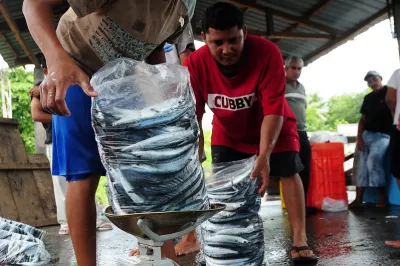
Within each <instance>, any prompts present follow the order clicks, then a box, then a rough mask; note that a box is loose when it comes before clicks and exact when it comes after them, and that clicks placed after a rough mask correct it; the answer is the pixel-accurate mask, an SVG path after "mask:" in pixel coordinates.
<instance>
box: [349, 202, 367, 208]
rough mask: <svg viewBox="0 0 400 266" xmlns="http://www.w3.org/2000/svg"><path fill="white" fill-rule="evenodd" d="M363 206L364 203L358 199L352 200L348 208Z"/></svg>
mask: <svg viewBox="0 0 400 266" xmlns="http://www.w3.org/2000/svg"><path fill="white" fill-rule="evenodd" d="M362 207H364V204H363V203H362V202H359V201H356V200H355V201H353V202H352V203H351V204H350V205H349V209H356V208H362Z"/></svg>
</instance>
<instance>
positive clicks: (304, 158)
mask: <svg viewBox="0 0 400 266" xmlns="http://www.w3.org/2000/svg"><path fill="white" fill-rule="evenodd" d="M298 133H299V137H300V153H299V155H300V160H301V163H302V164H303V166H304V169H303V170H302V171H300V173H299V175H300V178H301V181H302V183H303V187H304V198H305V199H306V200H307V192H308V187H309V183H310V164H311V145H310V141H309V140H308V135H307V132H305V131H299V132H298Z"/></svg>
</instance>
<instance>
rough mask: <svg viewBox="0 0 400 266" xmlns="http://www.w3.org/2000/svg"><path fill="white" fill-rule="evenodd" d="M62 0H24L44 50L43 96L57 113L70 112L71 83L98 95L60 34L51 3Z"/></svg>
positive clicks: (35, 36)
mask: <svg viewBox="0 0 400 266" xmlns="http://www.w3.org/2000/svg"><path fill="white" fill-rule="evenodd" d="M61 3H63V1H62V0H25V1H24V3H23V12H24V15H25V19H26V22H27V24H28V28H29V31H30V33H31V35H32V36H33V39H34V40H35V42H36V44H37V45H38V46H39V47H40V49H41V50H42V52H43V54H44V56H45V58H46V63H47V66H48V72H49V76H47V77H46V79H45V80H44V81H43V82H42V84H41V88H42V90H41V95H40V99H41V102H42V106H43V108H45V109H48V110H51V111H52V112H53V113H54V114H57V115H61V116H63V115H70V112H69V110H68V107H67V104H66V103H65V96H66V94H67V90H68V87H69V86H72V85H75V84H78V85H79V86H80V87H81V88H82V89H83V91H84V92H85V93H86V94H87V95H88V96H91V97H96V96H97V93H96V92H95V91H94V89H93V88H92V86H90V83H89V77H88V76H87V75H86V74H85V73H84V72H83V71H82V70H81V69H80V68H79V67H78V66H77V65H76V64H75V63H74V61H73V60H72V58H71V57H70V56H69V55H68V54H67V52H65V50H64V49H63V47H62V45H61V43H60V41H59V40H58V38H57V34H56V28H55V25H54V21H53V19H54V14H53V9H52V7H53V6H54V5H58V4H61Z"/></svg>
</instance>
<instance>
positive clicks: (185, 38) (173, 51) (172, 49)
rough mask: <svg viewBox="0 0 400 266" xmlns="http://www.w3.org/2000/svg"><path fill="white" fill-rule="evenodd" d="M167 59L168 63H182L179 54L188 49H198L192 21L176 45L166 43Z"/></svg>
mask: <svg viewBox="0 0 400 266" xmlns="http://www.w3.org/2000/svg"><path fill="white" fill-rule="evenodd" d="M164 48H166V49H164V50H165V59H166V61H167V63H168V64H180V59H179V55H180V54H181V53H182V52H183V51H185V50H186V49H190V50H192V51H194V50H196V48H195V47H194V36H193V31H192V26H191V25H190V23H189V24H188V26H187V27H186V29H185V30H184V31H183V33H182V35H181V36H180V37H179V39H178V41H177V43H176V45H171V44H168V43H167V44H165V46H164Z"/></svg>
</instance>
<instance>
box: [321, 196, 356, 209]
mask: <svg viewBox="0 0 400 266" xmlns="http://www.w3.org/2000/svg"><path fill="white" fill-rule="evenodd" d="M321 209H322V210H323V211H327V212H342V211H347V210H348V209H349V208H348V206H347V204H346V202H345V201H344V200H335V199H332V198H329V197H326V198H324V200H323V201H322V207H321Z"/></svg>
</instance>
